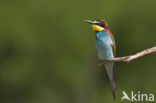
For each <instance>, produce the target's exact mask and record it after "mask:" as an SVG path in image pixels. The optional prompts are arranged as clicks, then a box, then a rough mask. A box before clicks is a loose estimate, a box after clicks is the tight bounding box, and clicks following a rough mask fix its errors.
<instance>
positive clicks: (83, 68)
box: [0, 0, 156, 103]
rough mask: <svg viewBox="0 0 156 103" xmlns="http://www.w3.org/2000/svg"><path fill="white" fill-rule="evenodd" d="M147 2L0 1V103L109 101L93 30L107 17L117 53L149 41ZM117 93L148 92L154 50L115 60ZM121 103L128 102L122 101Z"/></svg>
mask: <svg viewBox="0 0 156 103" xmlns="http://www.w3.org/2000/svg"><path fill="white" fill-rule="evenodd" d="M155 5H156V1H155V0H77V1H76V0H75V1H74V0H1V1H0V14H1V15H0V103H113V98H112V94H111V91H110V88H109V82H108V80H107V76H106V73H105V71H104V70H103V69H102V68H99V66H98V58H97V55H96V50H95V34H94V32H93V31H92V30H91V27H90V25H89V24H87V23H85V22H84V21H83V20H86V19H89V20H96V19H97V18H101V19H105V20H107V22H108V24H109V27H110V29H111V31H112V33H113V34H114V36H115V39H116V45H117V56H126V55H130V54H134V53H136V52H139V51H141V50H144V49H146V48H150V47H152V46H155V45H156V6H155ZM115 78H116V98H117V103H120V102H121V97H122V91H123V90H125V91H126V92H127V93H128V94H129V93H130V91H132V90H133V91H135V92H137V91H140V92H141V93H153V94H156V82H155V78H156V55H155V54H152V55H150V56H147V57H144V58H142V59H138V60H136V61H133V62H131V63H129V64H126V63H116V67H115ZM124 103H130V102H128V101H126V100H125V101H124Z"/></svg>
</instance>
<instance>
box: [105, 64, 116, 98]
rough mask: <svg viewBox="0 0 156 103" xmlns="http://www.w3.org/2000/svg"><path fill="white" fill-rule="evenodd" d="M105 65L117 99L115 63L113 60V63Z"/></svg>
mask: <svg viewBox="0 0 156 103" xmlns="http://www.w3.org/2000/svg"><path fill="white" fill-rule="evenodd" d="M104 67H105V70H106V72H107V75H108V78H109V81H110V88H111V91H112V94H113V99H114V100H115V81H114V74H113V67H114V63H113V62H112V63H108V64H105V66H104Z"/></svg>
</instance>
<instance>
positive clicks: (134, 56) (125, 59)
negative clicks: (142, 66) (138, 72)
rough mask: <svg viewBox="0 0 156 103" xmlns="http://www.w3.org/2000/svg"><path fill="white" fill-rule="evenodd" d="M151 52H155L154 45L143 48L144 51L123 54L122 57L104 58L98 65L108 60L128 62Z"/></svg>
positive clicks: (108, 61)
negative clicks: (128, 54) (127, 54)
mask: <svg viewBox="0 0 156 103" xmlns="http://www.w3.org/2000/svg"><path fill="white" fill-rule="evenodd" d="M152 53H156V46H155V47H152V48H149V49H145V50H144V51H141V52H139V53H136V54H134V55H130V56H124V57H116V58H114V59H112V60H104V61H103V62H101V63H100V64H99V65H100V66H102V65H104V64H107V63H110V62H126V63H129V62H131V61H133V60H135V59H138V58H141V57H144V56H146V55H149V54H152Z"/></svg>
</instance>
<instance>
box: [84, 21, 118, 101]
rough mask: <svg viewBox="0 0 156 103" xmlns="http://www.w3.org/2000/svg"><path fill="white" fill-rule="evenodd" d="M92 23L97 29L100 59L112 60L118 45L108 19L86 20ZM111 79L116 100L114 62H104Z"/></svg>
mask: <svg viewBox="0 0 156 103" xmlns="http://www.w3.org/2000/svg"><path fill="white" fill-rule="evenodd" d="M85 21H86V22H88V23H90V24H91V25H92V28H93V31H95V34H96V35H95V37H96V50H97V54H98V57H99V61H103V60H111V59H113V58H114V57H115V55H116V45H115V40H114V36H113V35H112V33H111V32H110V30H109V29H108V24H107V22H106V21H104V20H101V19H98V20H97V21H90V20H85ZM103 67H104V68H105V70H106V72H107V75H108V78H109V81H110V87H111V91H112V93H113V98H114V100H115V82H114V75H113V68H114V63H113V62H111V63H107V64H104V65H103Z"/></svg>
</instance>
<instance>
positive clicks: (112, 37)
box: [106, 29, 116, 56]
mask: <svg viewBox="0 0 156 103" xmlns="http://www.w3.org/2000/svg"><path fill="white" fill-rule="evenodd" d="M106 31H107V33H108V34H109V35H110V37H111V39H112V41H113V53H114V56H116V44H115V39H114V36H113V34H112V33H111V31H110V30H109V29H107V30H106Z"/></svg>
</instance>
